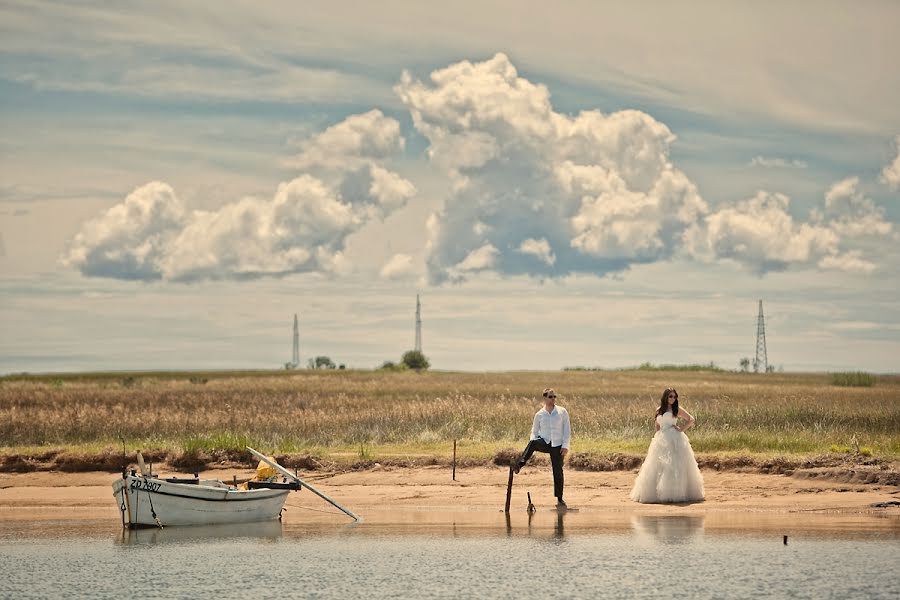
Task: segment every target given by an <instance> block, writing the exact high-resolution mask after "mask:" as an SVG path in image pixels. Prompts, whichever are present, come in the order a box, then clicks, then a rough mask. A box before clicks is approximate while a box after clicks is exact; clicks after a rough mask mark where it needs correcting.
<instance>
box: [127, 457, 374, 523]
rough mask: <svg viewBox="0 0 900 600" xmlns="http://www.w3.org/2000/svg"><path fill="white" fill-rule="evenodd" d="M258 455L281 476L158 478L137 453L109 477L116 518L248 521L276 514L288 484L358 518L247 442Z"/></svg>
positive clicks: (284, 497) (288, 486) (135, 520)
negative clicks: (240, 481) (232, 480)
mask: <svg viewBox="0 0 900 600" xmlns="http://www.w3.org/2000/svg"><path fill="white" fill-rule="evenodd" d="M248 450H250V452H252V453H253V454H254V455H255V456H257V457H258V458H259V459H260V461H262V462H264V463H265V464H267V465H269V466H270V467H271V468H272V469H274V470H275V472H277V473H279V474H281V475H282V482H275V481H248V482H247V489H239V488H237V487H235V486H230V485H228V484H226V483H223V482H221V481H217V480H212V479H200V478H199V477H194V478H187V479H183V478H161V477H157V476H155V475H153V474H151V473H150V471H149V470H148V469H147V468H146V467H145V466H144V460H143V457H141V455H140V454H138V467H139V471H140V472H138V471H137V470H135V469H132V470H131V472H123V473H122V477H121V478H120V479H117V480H116V481H114V482H113V485H112V487H113V496H114V497H115V498H116V501H117V502H118V503H119V510H120V511H121V512H122V524H123V525H124V526H125V527H128V528H131V529H134V528H138V527H166V526H170V525H216V524H224V523H253V522H258V521H269V520H272V519H276V518H280V517H281V511H282V509H283V508H284V503H285V500H287V496H288V494H289V493H290V492H291V491H292V490H300V488H301V487H305V488H307V489H308V490H310V491H312V492H313V493H314V494H316V495H317V496H319V497H321V498H322V499H324V500H326V501H327V502H329V503H331V504H332V505H334V506H335V507H337V508H339V509H340V510H341V511H343V512H344V513H345V514H347V515H348V516H350V517H352V518H353V519H355V520H357V521H359V520H360V518H359V517H358V516H357V515H355V514H353V513H352V512H351V511H349V510H348V509H346V508H344V507H342V506H341V505H339V504H338V503H337V502H335V501H334V500H332V499H331V498H329V497H328V496H326V495H325V494H323V493H321V492H319V491H318V490H316V489H314V488H312V487H311V486H310V485H309V484H307V483H306V482H304V481H303V480H302V479H300V478H299V477H297V476H296V475H294V474H292V473H290V472H289V471H288V470H287V469H285V468H284V467H282V466H281V465H279V464H278V463H276V462H275V461H274V460H272V459H270V458H268V457H266V456H263V455H262V454H260V453H258V452H257V451H256V450H253V449H252V448H248Z"/></svg>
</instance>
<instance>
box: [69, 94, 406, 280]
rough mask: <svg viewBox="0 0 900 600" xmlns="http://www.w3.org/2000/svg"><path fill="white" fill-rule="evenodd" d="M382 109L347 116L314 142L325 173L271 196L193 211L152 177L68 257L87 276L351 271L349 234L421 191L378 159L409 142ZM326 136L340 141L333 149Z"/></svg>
mask: <svg viewBox="0 0 900 600" xmlns="http://www.w3.org/2000/svg"><path fill="white" fill-rule="evenodd" d="M374 113H377V111H372V112H369V113H366V114H365V115H355V116H351V117H348V119H346V120H345V121H344V122H342V123H339V124H338V125H335V126H334V127H331V128H329V129H328V130H326V131H325V132H324V133H323V134H321V135H319V136H317V137H316V138H314V139H313V141H312V142H311V143H310V146H309V147H308V149H310V148H313V149H315V148H319V149H321V151H317V152H316V153H314V154H316V156H317V157H318V158H319V159H323V162H327V163H328V164H327V165H326V166H327V167H328V168H329V175H328V176H327V177H324V176H323V177H320V176H318V175H313V174H310V173H304V174H301V175H299V176H298V177H296V178H295V179H293V180H291V181H288V182H284V183H281V184H280V185H279V186H278V189H277V190H276V192H275V194H274V196H273V197H272V198H244V199H241V200H239V201H236V202H233V203H229V204H226V205H224V206H222V207H220V208H218V209H216V210H211V211H199V210H197V211H190V210H188V208H187V207H186V206H185V205H184V203H183V202H182V201H181V199H179V198H178V197H177V195H176V194H175V192H174V190H173V189H172V188H171V187H170V186H169V185H167V184H165V183H162V182H152V183H148V184H146V185H144V186H141V187H139V188H138V189H136V190H134V191H133V192H132V193H131V194H129V195H128V197H127V198H126V199H125V201H124V202H122V203H120V204H117V205H115V206H113V207H112V208H111V209H109V210H108V211H107V212H106V213H104V214H103V215H100V216H99V217H98V218H96V219H93V220H91V221H89V222H87V223H85V224H84V225H83V226H82V228H81V231H79V233H78V234H77V235H76V236H75V238H74V239H73V240H72V242H71V243H70V246H69V248H68V250H67V252H66V254H65V256H64V257H63V262H64V264H66V265H68V266H71V267H74V268H77V269H78V270H80V271H81V272H82V274H84V275H88V276H97V277H111V278H117V279H139V280H152V279H165V280H171V281H197V280H204V279H250V278H257V277H264V276H279V275H286V274H289V273H298V272H310V271H316V272H322V273H340V272H342V271H344V270H345V269H347V268H348V263H347V260H346V257H345V256H344V252H343V251H344V245H345V242H346V239H347V237H348V236H350V235H351V234H353V233H354V232H356V231H358V230H359V229H361V228H362V227H363V226H365V224H366V223H368V222H370V221H372V220H373V219H379V218H384V217H386V216H387V215H390V214H392V213H393V212H394V211H396V210H398V209H399V208H401V207H403V206H404V205H405V204H406V202H407V201H408V200H409V199H410V198H412V197H413V195H414V194H415V187H414V186H413V185H412V183H410V182H409V181H406V180H405V179H403V178H402V177H400V176H399V175H397V174H396V173H394V172H392V171H389V170H388V169H386V168H385V167H383V166H381V165H379V164H377V162H378V160H379V159H383V158H386V157H387V156H388V153H389V150H390V149H391V148H393V149H395V150H396V149H399V148H400V147H401V146H402V141H399V140H400V138H398V133H399V124H398V123H397V122H396V121H393V120H392V119H391V120H390V121H393V124H391V123H389V122H388V120H387V119H385V118H384V117H383V116H382V115H381V114H380V113H378V114H374ZM348 123H349V124H348ZM335 132H336V133H335ZM323 137H324V139H326V140H331V141H333V142H335V145H334V146H331V147H328V149H327V153H326V152H325V150H324V148H325V147H326V146H327V144H324V142H323ZM342 140H343V142H342ZM339 151H343V152H345V153H346V157H347V160H346V161H345V162H343V163H342V162H341V161H340V160H338V158H339V154H340V152H339ZM326 155H327V156H326ZM326 158H327V160H325V159H326ZM313 162H315V161H312V160H311V159H310V162H309V164H310V165H312V164H313ZM320 164H321V163H320Z"/></svg>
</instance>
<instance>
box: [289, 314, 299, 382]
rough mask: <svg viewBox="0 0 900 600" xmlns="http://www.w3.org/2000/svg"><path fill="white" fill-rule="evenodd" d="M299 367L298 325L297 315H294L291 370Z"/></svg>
mask: <svg viewBox="0 0 900 600" xmlns="http://www.w3.org/2000/svg"><path fill="white" fill-rule="evenodd" d="M299 366H300V325H299V323H298V322H297V314H296V313H294V352H293V354H292V355H291V368H292V369H296V368H297V367H299Z"/></svg>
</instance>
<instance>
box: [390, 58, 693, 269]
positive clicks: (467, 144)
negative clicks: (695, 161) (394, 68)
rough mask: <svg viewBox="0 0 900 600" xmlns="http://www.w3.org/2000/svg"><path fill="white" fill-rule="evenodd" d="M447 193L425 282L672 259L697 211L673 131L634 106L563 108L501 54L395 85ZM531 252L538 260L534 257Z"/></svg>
mask: <svg viewBox="0 0 900 600" xmlns="http://www.w3.org/2000/svg"><path fill="white" fill-rule="evenodd" d="M396 90H397V93H398V94H399V95H400V98H401V100H402V101H403V103H404V104H405V105H406V106H407V107H408V108H409V110H410V112H411V114H412V117H413V124H414V126H415V127H416V129H417V130H418V131H419V132H421V133H422V134H423V135H424V136H425V137H426V138H427V139H428V141H429V149H428V155H429V158H430V160H431V161H432V163H433V164H435V165H436V166H437V167H439V168H441V169H443V170H445V171H446V172H447V173H448V174H449V175H450V177H451V178H452V179H453V186H454V188H453V192H452V194H451V195H450V197H449V198H448V199H447V201H446V203H445V205H444V206H443V208H442V209H441V210H440V211H438V212H437V213H436V214H435V215H433V218H432V220H431V221H430V225H429V242H428V249H427V252H428V256H427V264H428V269H429V277H430V279H431V280H432V282H436V283H439V282H442V281H446V280H448V279H453V280H462V279H465V278H466V275H467V273H470V272H473V271H479V270H486V269H493V270H496V271H498V272H500V273H504V274H530V275H537V276H544V275H550V276H561V275H565V274H567V273H572V272H590V273H596V274H599V275H603V274H606V273H610V272H616V271H621V270H624V269H627V268H628V266H629V265H631V264H634V263H643V262H652V261H656V260H661V259H665V258H668V257H670V256H671V255H672V254H673V252H674V251H675V249H676V248H677V247H678V245H679V244H680V239H681V237H682V235H683V233H684V232H685V230H686V228H687V227H688V226H689V225H690V224H692V223H693V222H694V221H695V220H696V219H697V217H698V215H702V214H705V213H706V212H707V206H706V203H705V202H704V201H703V199H702V198H701V197H700V195H699V194H698V193H697V190H696V187H695V186H694V184H693V183H692V182H691V181H690V180H689V179H688V178H687V176H685V175H684V173H682V172H681V171H679V170H678V169H676V168H674V167H673V166H672V164H671V163H670V161H669V157H668V153H669V147H670V145H671V143H672V142H673V141H674V139H675V136H674V135H672V133H671V132H670V131H669V129H668V128H667V127H666V126H665V125H664V124H662V123H660V122H658V121H656V120H655V119H653V118H652V117H651V116H649V115H647V114H645V113H642V112H639V111H633V110H626V111H621V112H618V113H613V114H610V115H604V114H602V113H600V112H599V111H584V112H581V113H579V114H578V115H576V116H574V117H573V116H568V115H565V114H562V113H558V112H556V111H554V110H553V108H552V106H551V103H550V94H549V91H548V90H547V88H546V87H545V86H543V85H540V84H534V83H531V82H530V81H528V80H526V79H524V78H521V77H519V76H518V74H517V71H516V69H515V67H514V66H513V65H512V64H511V63H510V61H509V59H508V58H507V57H506V56H505V55H503V54H497V55H495V56H494V57H493V58H491V59H490V60H487V61H484V62H480V63H471V62H468V61H463V62H459V63H456V64H453V65H450V66H448V67H447V68H445V69H440V70H437V71H435V72H433V73H432V74H431V78H430V83H423V82H420V81H417V80H414V79H413V78H412V77H411V76H410V75H409V74H408V73H404V74H403V76H402V78H401V81H400V83H399V84H398V85H397V87H396ZM535 258H538V259H539V260H535Z"/></svg>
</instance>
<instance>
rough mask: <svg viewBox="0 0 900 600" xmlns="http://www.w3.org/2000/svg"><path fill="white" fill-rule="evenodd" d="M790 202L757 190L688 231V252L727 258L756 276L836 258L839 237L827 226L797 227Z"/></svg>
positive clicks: (709, 256) (698, 256)
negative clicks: (832, 257)
mask: <svg viewBox="0 0 900 600" xmlns="http://www.w3.org/2000/svg"><path fill="white" fill-rule="evenodd" d="M789 204H790V199H789V198H788V197H787V196H785V195H784V194H772V193H769V192H762V191H761V192H758V193H757V194H756V196H754V197H752V198H749V199H747V200H743V201H740V202H737V203H735V205H734V206H728V207H725V208H723V209H721V210H719V211H717V212H715V213H713V214H711V215H708V216H707V217H706V218H705V219H704V220H703V222H702V223H700V224H698V225H697V226H696V227H694V228H692V229H691V231H690V232H689V234H688V236H687V239H688V248H689V250H690V252H691V253H692V254H693V255H694V256H695V257H697V258H701V259H703V258H705V259H707V260H718V259H730V260H734V261H736V262H739V263H741V264H743V265H745V266H747V267H749V268H750V269H751V270H753V271H756V272H759V273H764V272H766V271H773V270H774V271H780V270H784V269H786V268H787V267H788V266H790V265H791V264H796V263H800V264H810V263H811V264H816V263H818V262H819V261H821V260H822V259H824V258H826V257H829V256H835V255H836V254H837V253H838V242H839V237H838V235H837V234H836V233H835V232H834V231H832V230H831V229H829V228H827V227H823V226H817V225H811V224H808V223H797V222H796V221H794V219H793V217H792V216H791V214H790V213H789V212H788V205H789Z"/></svg>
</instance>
